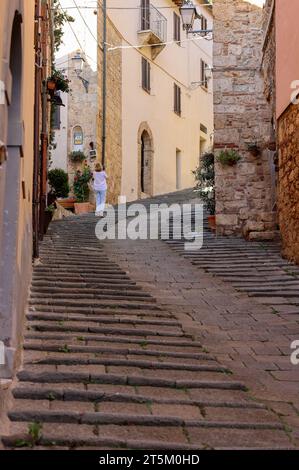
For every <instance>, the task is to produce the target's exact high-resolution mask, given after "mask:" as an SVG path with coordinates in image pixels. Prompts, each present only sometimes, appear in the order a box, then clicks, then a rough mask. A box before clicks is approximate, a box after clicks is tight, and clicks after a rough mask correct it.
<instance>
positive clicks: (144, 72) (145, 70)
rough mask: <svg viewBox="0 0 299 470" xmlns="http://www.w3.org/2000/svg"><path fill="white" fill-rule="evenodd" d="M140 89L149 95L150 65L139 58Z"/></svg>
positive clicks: (144, 59)
mask: <svg viewBox="0 0 299 470" xmlns="http://www.w3.org/2000/svg"><path fill="white" fill-rule="evenodd" d="M141 87H142V89H143V90H144V91H146V92H147V93H148V94H150V93H151V64H150V62H149V61H148V60H147V59H146V58H145V57H141Z"/></svg>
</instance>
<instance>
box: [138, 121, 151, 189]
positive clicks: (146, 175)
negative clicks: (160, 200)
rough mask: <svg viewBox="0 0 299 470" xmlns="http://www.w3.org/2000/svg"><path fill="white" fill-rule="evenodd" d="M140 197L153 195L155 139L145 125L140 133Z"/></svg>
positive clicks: (140, 129)
mask: <svg viewBox="0 0 299 470" xmlns="http://www.w3.org/2000/svg"><path fill="white" fill-rule="evenodd" d="M138 144H139V145H138V147H139V159H138V196H139V197H140V196H142V195H144V194H146V195H147V196H152V194H153V155H154V148H153V138H152V133H151V130H150V128H149V127H148V125H147V124H145V123H143V124H142V125H141V126H140V128H139V133H138Z"/></svg>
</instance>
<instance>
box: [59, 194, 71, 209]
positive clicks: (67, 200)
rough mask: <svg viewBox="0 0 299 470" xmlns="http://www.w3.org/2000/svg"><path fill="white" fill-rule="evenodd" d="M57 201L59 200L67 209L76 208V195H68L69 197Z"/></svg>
mask: <svg viewBox="0 0 299 470" xmlns="http://www.w3.org/2000/svg"><path fill="white" fill-rule="evenodd" d="M57 201H58V202H59V204H60V205H61V206H62V207H63V208H64V209H67V210H74V205H75V202H76V199H75V198H74V197H67V198H63V199H60V198H59V199H57Z"/></svg>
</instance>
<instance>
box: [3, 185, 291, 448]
mask: <svg viewBox="0 0 299 470" xmlns="http://www.w3.org/2000/svg"><path fill="white" fill-rule="evenodd" d="M188 197H190V194H189V193H188V192H185V193H178V194H176V195H170V196H166V197H163V198H158V200H159V201H160V200H161V201H163V202H165V201H170V202H171V201H183V200H184V199H187V198H188ZM149 202H150V201H147V204H148V203H149ZM155 202H156V200H155ZM95 224H96V219H95V218H94V217H92V216H91V215H88V216H83V217H78V218H74V219H70V220H67V221H61V222H55V223H53V224H52V227H51V229H50V232H49V234H48V236H47V237H46V239H45V241H44V243H43V245H42V252H41V255H42V257H41V265H40V266H37V267H36V268H35V270H34V274H33V281H32V288H31V295H30V306H29V310H28V314H27V324H26V330H25V342H24V364H23V368H22V370H21V371H20V372H19V374H18V381H17V383H16V384H15V387H14V389H13V396H14V402H13V407H12V409H11V411H10V413H9V418H10V420H11V434H10V436H7V437H5V438H4V439H3V443H4V446H5V447H6V448H15V447H17V446H20V445H23V446H25V445H32V444H33V445H34V446H35V448H36V449H45V448H49V447H50V448H52V449H55V448H61V449H69V448H74V447H75V448H89V449H92V448H97V449H114V448H121V449H127V448H129V449H206V448H293V447H294V446H297V445H299V444H298V409H299V400H298V387H297V385H298V382H297V383H296V380H293V374H294V371H293V369H292V368H291V366H290V361H289V352H290V351H289V349H288V350H287V346H288V348H289V343H290V340H291V337H293V336H294V335H296V332H297V331H298V330H299V328H298V323H297V322H296V320H297V319H296V318H295V320H292V318H293V317H292V316H293V315H296V313H292V314H289V315H290V316H288V317H287V318H286V317H285V314H284V313H282V314H280V313H279V314H278V313H276V312H274V311H273V309H271V307H270V306H267V305H266V306H263V305H261V304H259V303H257V302H256V301H255V300H254V299H251V298H249V297H248V296H247V294H245V293H241V292H237V291H236V290H235V288H234V287H233V286H232V285H231V283H230V282H229V283H225V284H224V283H223V281H222V280H221V279H218V278H215V277H213V276H211V274H209V273H208V274H207V273H205V272H204V270H203V269H199V268H198V266H194V265H192V262H194V259H192V260H188V259H184V258H183V257H182V256H178V254H177V253H176V251H177V249H178V251H179V255H183V253H182V252H181V246H180V244H179V243H177V242H174V241H172V242H171V247H172V248H174V249H171V248H170V247H169V246H168V244H166V243H163V242H162V241H159V240H156V241H138V242H133V241H124V240H122V241H121V240H120V241H105V242H99V241H98V240H97V239H96V238H95V236H94V228H95ZM210 239H211V240H212V237H210ZM212 242H213V241H212ZM250 246H251V245H250ZM215 256H216V255H215ZM190 261H191V263H190ZM253 261H254V260H253ZM196 262H197V261H196ZM289 318H291V319H289ZM296 327H297V330H296V329H295V328H296ZM273 335H274V336H273ZM298 336H299V331H298ZM286 338H287V342H286ZM276 340H277V341H278V340H279V341H278V343H277V342H276ZM284 348H285V350H284ZM283 373H286V374H287V375H286V376H284V375H282V376H281V375H280V374H283ZM275 374H276V375H275ZM294 377H295V379H296V377H297V380H299V379H298V372H297V375H296V376H295V375H294ZM296 397H297V398H296ZM296 406H297V408H296ZM34 423H35V424H34ZM36 423H40V425H39V424H38V425H37V424H36ZM29 426H31V433H29V434H28V427H29ZM32 429H35V431H36V430H38V431H36V432H33V431H32Z"/></svg>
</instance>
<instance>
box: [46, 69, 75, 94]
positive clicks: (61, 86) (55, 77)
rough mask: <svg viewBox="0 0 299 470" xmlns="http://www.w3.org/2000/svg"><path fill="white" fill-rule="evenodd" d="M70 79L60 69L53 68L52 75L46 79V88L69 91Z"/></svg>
mask: <svg viewBox="0 0 299 470" xmlns="http://www.w3.org/2000/svg"><path fill="white" fill-rule="evenodd" d="M69 83H70V81H69V80H68V78H66V76H65V75H64V74H63V73H62V72H61V71H60V70H56V69H54V70H53V72H52V75H51V76H50V77H49V78H48V80H47V86H48V90H51V91H53V90H56V91H62V92H64V93H69V92H70V86H69Z"/></svg>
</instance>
